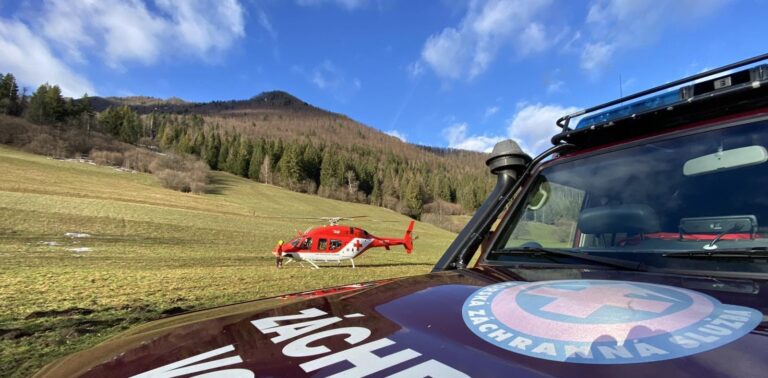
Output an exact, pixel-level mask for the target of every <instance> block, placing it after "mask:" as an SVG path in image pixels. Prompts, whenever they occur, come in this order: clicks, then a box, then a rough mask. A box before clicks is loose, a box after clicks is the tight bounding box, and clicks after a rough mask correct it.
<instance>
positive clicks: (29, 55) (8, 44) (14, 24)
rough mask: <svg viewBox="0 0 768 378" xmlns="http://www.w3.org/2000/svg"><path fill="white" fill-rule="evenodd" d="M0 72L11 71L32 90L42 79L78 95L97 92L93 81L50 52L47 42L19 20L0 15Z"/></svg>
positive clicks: (63, 91)
mask: <svg viewBox="0 0 768 378" xmlns="http://www.w3.org/2000/svg"><path fill="white" fill-rule="evenodd" d="M0 55H2V59H0V72H11V73H13V74H14V75H15V76H16V78H17V80H18V81H19V82H20V83H21V84H22V85H28V86H31V87H32V88H30V89H31V90H35V89H36V87H37V86H39V85H40V84H42V83H44V82H49V83H51V84H57V85H59V87H61V90H62V93H63V94H64V95H65V96H69V97H79V96H82V95H83V94H84V93H86V92H87V93H88V94H90V95H94V94H96V90H95V89H94V88H93V85H92V84H91V83H90V82H89V81H88V80H87V79H86V78H84V77H82V76H80V75H78V74H77V73H75V72H73V71H72V70H71V69H70V68H69V67H68V66H67V65H66V64H64V63H63V62H62V61H61V60H60V59H58V58H56V56H54V55H53V53H52V52H51V50H50V49H49V48H48V44H47V43H46V42H45V40H43V39H42V38H41V37H40V36H38V35H36V34H35V33H33V32H32V31H31V30H30V29H29V28H28V27H27V25H25V24H23V23H21V22H19V21H11V20H5V19H0Z"/></svg>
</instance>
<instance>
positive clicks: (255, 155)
mask: <svg viewBox="0 0 768 378" xmlns="http://www.w3.org/2000/svg"><path fill="white" fill-rule="evenodd" d="M263 163H264V145H263V144H262V143H261V142H256V143H255V144H254V146H253V152H252V153H251V161H250V162H249V163H248V178H250V179H251V180H254V181H259V173H260V171H261V165H262V164H263Z"/></svg>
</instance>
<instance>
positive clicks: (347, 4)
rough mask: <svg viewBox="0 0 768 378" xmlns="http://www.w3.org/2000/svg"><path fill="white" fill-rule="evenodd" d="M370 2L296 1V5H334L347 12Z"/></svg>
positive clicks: (345, 0)
mask: <svg viewBox="0 0 768 378" xmlns="http://www.w3.org/2000/svg"><path fill="white" fill-rule="evenodd" d="M368 2H369V1H368V0H296V4H298V5H301V6H303V7H316V6H320V5H323V4H327V3H330V4H334V5H337V6H340V7H342V8H344V9H346V10H355V9H357V8H362V7H363V6H365V5H367V4H368Z"/></svg>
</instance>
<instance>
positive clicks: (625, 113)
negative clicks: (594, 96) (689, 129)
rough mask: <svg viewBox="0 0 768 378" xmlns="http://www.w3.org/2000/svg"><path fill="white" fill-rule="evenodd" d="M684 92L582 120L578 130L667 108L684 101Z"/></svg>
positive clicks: (679, 91)
mask: <svg viewBox="0 0 768 378" xmlns="http://www.w3.org/2000/svg"><path fill="white" fill-rule="evenodd" d="M682 92H683V91H682V90H680V89H678V90H674V91H669V92H666V93H662V94H660V95H657V96H653V97H649V98H646V99H644V100H640V101H635V102H632V103H629V104H627V105H623V106H619V107H617V108H614V109H611V110H607V111H604V112H602V113H597V114H595V115H591V116H588V117H584V118H582V119H581V120H580V121H579V123H577V124H576V130H579V129H585V128H588V127H590V126H593V125H599V124H604V123H609V122H612V121H615V120H618V119H623V118H628V117H631V116H633V115H635V114H640V113H645V112H649V111H653V110H657V109H662V108H667V107H670V106H673V105H674V104H676V103H678V102H680V101H683V95H682Z"/></svg>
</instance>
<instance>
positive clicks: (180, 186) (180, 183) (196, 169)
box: [149, 154, 210, 193]
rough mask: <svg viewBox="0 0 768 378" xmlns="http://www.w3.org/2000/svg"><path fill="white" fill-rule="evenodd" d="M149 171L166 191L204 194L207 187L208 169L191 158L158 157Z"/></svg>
mask: <svg viewBox="0 0 768 378" xmlns="http://www.w3.org/2000/svg"><path fill="white" fill-rule="evenodd" d="M149 170H150V171H151V172H152V173H153V174H154V175H155V176H156V177H157V178H158V180H159V181H160V184H161V185H163V187H165V188H168V189H173V190H178V191H181V192H185V193H188V192H192V193H204V192H205V191H206V189H207V186H208V180H209V174H210V168H208V165H207V164H205V163H204V162H202V161H200V160H197V159H196V158H194V157H192V156H184V157H182V156H178V155H171V154H169V155H158V156H157V158H155V159H154V161H152V163H151V164H149Z"/></svg>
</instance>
